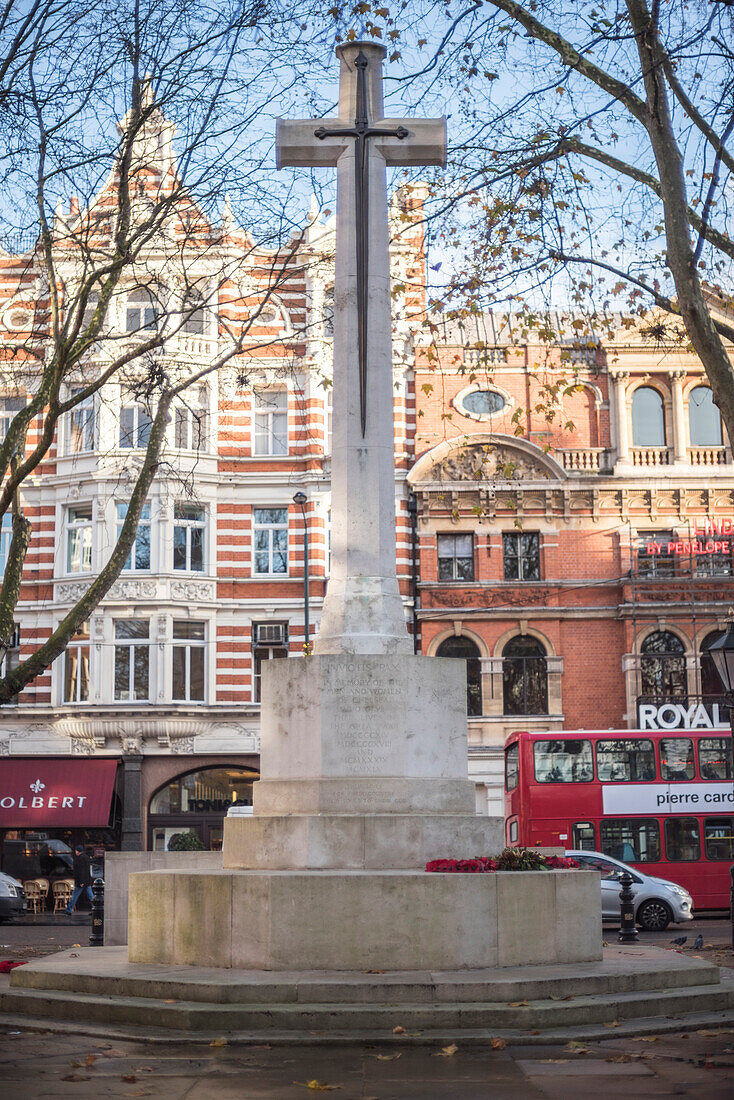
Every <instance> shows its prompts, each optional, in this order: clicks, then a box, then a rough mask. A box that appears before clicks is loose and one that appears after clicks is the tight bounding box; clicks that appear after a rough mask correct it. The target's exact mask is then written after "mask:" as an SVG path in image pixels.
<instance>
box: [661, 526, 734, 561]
mask: <svg viewBox="0 0 734 1100" xmlns="http://www.w3.org/2000/svg"><path fill="white" fill-rule="evenodd" d="M733 543H734V520H731V519H716V520H714V519H708V518H707V519H705V520H704V521H703V525H702V526H701V527H696V528H695V530H694V537H693V538H687V539H670V540H667V539H660V540H659V541H658V540H657V539H648V540H647V542H646V543H645V553H646V554H647V555H648V556H650V557H654V556H656V555H657V556H662V555H665V556H666V557H683V556H685V557H690V555H691V554H731V552H732V544H733Z"/></svg>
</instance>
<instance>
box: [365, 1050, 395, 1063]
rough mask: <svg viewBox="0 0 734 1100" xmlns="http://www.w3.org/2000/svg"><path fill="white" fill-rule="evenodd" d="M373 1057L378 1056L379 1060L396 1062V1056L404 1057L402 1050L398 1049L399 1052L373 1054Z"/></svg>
mask: <svg viewBox="0 0 734 1100" xmlns="http://www.w3.org/2000/svg"><path fill="white" fill-rule="evenodd" d="M370 1057H371V1058H376V1059H377V1061H378V1062H394V1061H395V1059H396V1058H402V1057H403V1053H402V1051H398V1053H397V1054H371V1055H370Z"/></svg>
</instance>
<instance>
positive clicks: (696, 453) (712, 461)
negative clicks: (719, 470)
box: [688, 447, 727, 466]
mask: <svg viewBox="0 0 734 1100" xmlns="http://www.w3.org/2000/svg"><path fill="white" fill-rule="evenodd" d="M726 460H727V459H726V447H689V448H688V461H689V463H690V465H691V466H723V465H724V463H725V462H726Z"/></svg>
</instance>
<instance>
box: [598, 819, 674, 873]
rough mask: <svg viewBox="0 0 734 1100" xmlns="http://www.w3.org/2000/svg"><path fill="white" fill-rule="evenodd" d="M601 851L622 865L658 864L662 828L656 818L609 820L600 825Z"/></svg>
mask: <svg viewBox="0 0 734 1100" xmlns="http://www.w3.org/2000/svg"><path fill="white" fill-rule="evenodd" d="M599 839H600V842H601V850H602V852H604V854H605V855H607V856H611V857H612V859H621V861H622V863H657V861H658V860H659V859H660V826H659V825H658V823H657V821H655V819H654V818H620V819H611V818H609V819H607V820H606V821H601V822H600V823H599Z"/></svg>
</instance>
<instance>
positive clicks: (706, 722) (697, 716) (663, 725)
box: [637, 702, 729, 732]
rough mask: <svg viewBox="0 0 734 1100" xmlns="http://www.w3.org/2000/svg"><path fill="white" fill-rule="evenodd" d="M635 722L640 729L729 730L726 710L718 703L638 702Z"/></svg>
mask: <svg viewBox="0 0 734 1100" xmlns="http://www.w3.org/2000/svg"><path fill="white" fill-rule="evenodd" d="M722 709H723V710H724V713H723V714H722V713H721V710H722ZM637 724H638V726H639V728H640V729H641V730H726V731H727V732H728V731H729V717H728V711H727V709H726V708H721V707H720V706H719V704H718V703H701V702H694V703H691V704H690V705H689V704H688V703H687V702H686V703H638V704H637Z"/></svg>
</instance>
